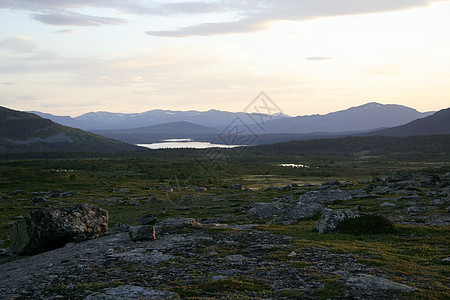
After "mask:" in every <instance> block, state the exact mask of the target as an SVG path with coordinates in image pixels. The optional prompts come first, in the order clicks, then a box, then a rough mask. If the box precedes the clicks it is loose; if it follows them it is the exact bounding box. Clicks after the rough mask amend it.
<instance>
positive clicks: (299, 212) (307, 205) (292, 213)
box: [285, 201, 325, 221]
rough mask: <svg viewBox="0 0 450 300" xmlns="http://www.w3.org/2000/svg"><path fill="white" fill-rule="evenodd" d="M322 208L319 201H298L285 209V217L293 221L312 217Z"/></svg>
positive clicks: (318, 213)
mask: <svg viewBox="0 0 450 300" xmlns="http://www.w3.org/2000/svg"><path fill="white" fill-rule="evenodd" d="M324 209H325V208H324V207H323V205H322V204H320V203H316V202H303V201H298V202H297V203H296V204H295V205H294V206H292V207H290V208H289V209H287V210H286V217H285V218H286V219H288V220H295V221H298V220H300V219H307V218H313V217H315V216H316V215H320V214H321V213H322V212H323V210H324Z"/></svg>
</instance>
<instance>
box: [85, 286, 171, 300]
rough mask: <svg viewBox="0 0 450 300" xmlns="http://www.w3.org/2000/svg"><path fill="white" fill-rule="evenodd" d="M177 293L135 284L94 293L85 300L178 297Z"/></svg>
mask: <svg viewBox="0 0 450 300" xmlns="http://www.w3.org/2000/svg"><path fill="white" fill-rule="evenodd" d="M177 298H178V297H177V294H176V293H173V292H167V291H161V290H155V289H149V288H144V287H140V286H135V285H122V286H119V287H116V288H113V289H109V290H107V291H105V292H104V293H101V294H92V295H89V296H87V297H86V298H84V300H101V299H105V300H106V299H120V300H122V299H123V300H125V299H177Z"/></svg>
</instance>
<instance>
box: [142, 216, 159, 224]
mask: <svg viewBox="0 0 450 300" xmlns="http://www.w3.org/2000/svg"><path fill="white" fill-rule="evenodd" d="M156 222H158V218H157V217H155V215H153V214H147V215H145V216H143V217H142V218H140V219H139V224H141V225H155V224H156Z"/></svg>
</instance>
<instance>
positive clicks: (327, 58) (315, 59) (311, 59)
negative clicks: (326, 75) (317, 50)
mask: <svg viewBox="0 0 450 300" xmlns="http://www.w3.org/2000/svg"><path fill="white" fill-rule="evenodd" d="M306 59H307V60H310V61H324V60H330V59H333V58H332V57H328V56H313V57H307V58H306Z"/></svg>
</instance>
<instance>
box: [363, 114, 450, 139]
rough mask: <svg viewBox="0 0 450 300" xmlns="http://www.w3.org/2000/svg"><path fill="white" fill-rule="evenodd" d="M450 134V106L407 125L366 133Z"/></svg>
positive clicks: (394, 134) (401, 134) (406, 134)
mask: <svg viewBox="0 0 450 300" xmlns="http://www.w3.org/2000/svg"><path fill="white" fill-rule="evenodd" d="M431 134H450V108H446V109H443V110H440V111H438V112H436V113H434V114H433V115H431V116H428V117H425V118H422V119H417V120H414V121H412V122H409V123H407V124H405V125H401V126H397V127H393V128H387V129H382V130H377V131H373V132H370V133H368V134H366V135H386V136H409V135H431Z"/></svg>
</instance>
